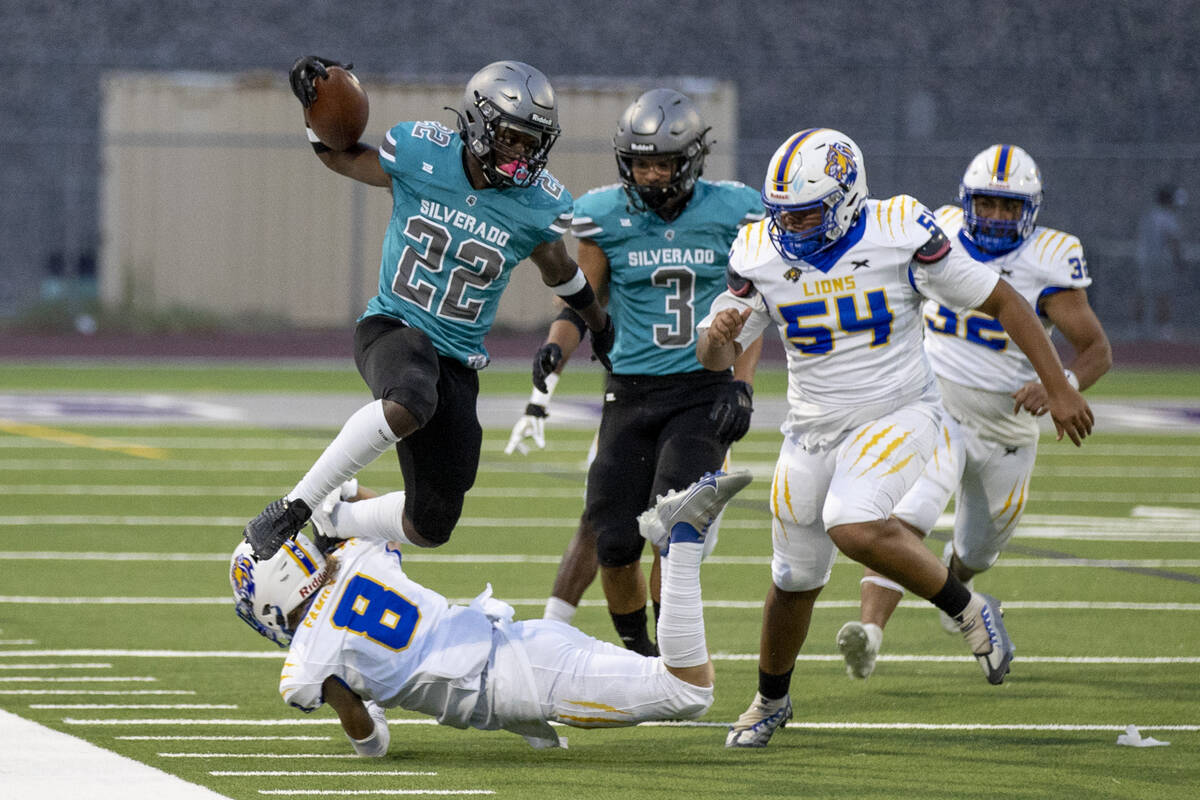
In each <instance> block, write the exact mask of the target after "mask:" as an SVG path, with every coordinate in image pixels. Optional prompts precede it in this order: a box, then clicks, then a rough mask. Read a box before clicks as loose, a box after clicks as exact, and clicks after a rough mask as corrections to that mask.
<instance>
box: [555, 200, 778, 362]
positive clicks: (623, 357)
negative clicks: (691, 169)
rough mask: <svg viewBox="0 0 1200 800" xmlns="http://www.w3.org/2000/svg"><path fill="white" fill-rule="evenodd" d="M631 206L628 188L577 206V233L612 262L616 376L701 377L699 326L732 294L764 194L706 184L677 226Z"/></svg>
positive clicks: (613, 351)
mask: <svg viewBox="0 0 1200 800" xmlns="http://www.w3.org/2000/svg"><path fill="white" fill-rule="evenodd" d="M627 201H628V198H627V196H626V193H625V191H624V190H623V189H622V187H621V186H620V185H613V186H605V187H601V188H598V189H593V190H591V191H590V192H588V193H587V194H585V195H584V196H583V197H581V198H579V200H578V201H577V202H576V204H575V218H574V222H573V224H572V228H571V230H572V233H573V234H574V235H575V236H576V238H579V239H590V240H592V241H593V242H595V244H596V245H597V246H598V247H599V248H600V249H601V250H603V251H604V255H605V257H606V258H607V259H608V264H609V295H610V296H609V304H608V311H609V313H610V314H611V315H612V318H613V322H614V324H615V326H616V329H617V340H616V344H615V345H614V346H613V349H612V352H611V353H610V354H609V357H610V358H611V359H612V365H613V373H614V374H618V375H675V374H679V373H684V372H696V371H699V370H701V369H703V367H701V366H700V362H698V361H697V360H696V347H695V345H696V330H695V328H696V320H697V318H698V317H702V316H704V314H706V313H707V312H708V307H709V305H711V303H712V301H713V298H715V297H716V296H717V295H718V294H720V293H721V291H722V290H723V289H724V288H725V267H726V264H727V263H728V258H729V256H728V252H729V243H730V242H731V241H733V238H734V236H735V235H736V233H737V229H738V227H739V226H741V225H744V224H746V223H748V222H753V221H755V220H758V219H761V218H762V215H763V210H762V202H761V200H760V198H759V194H758V192H756V191H754V190H753V189H751V188H749V187H747V186H745V185H744V184H741V183H737V182H735V181H719V182H711V181H706V180H699V181H697V182H696V186H695V189H694V191H693V194H692V197H691V199H690V200H689V201H688V204H687V207H686V208H685V209H684V211H683V213H681V214H680V215H679V216H678V217H677V218H675V219H674V220H672V221H671V222H664V221H663V219H662V218H661V217H659V216H658V215H657V214H655V213H653V212H645V213H638V214H631V213H630V212H629V211H628V209H627V208H626V205H627Z"/></svg>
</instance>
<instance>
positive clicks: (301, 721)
mask: <svg viewBox="0 0 1200 800" xmlns="http://www.w3.org/2000/svg"><path fill="white" fill-rule="evenodd" d="M757 657H758V656H757V655H755V658H757ZM881 658H882V656H881ZM829 660H831V661H832V660H837V661H841V660H842V657H841V656H840V655H838V656H830V659H829ZM964 660H971V657H969V656H967V657H964ZM63 722H64V723H66V724H67V725H240V724H244V725H340V723H339V722H338V721H337V719H336V718H334V719H310V718H307V717H297V718H296V719H286V720H285V719H280V720H236V719H230V720H175V719H143V720H124V719H122V720H79V719H71V718H67V719H64V720H63ZM388 724H389V725H437V724H438V722H437V720H435V719H433V718H432V717H429V718H425V719H394V720H393V719H389V720H388ZM551 724H553V725H555V726H556V727H564V726H562V725H560V724H559V723H551ZM640 724H641V725H649V726H653V727H683V728H691V727H696V728H728V727H729V726H730V725H732V724H733V721H732V720H730V721H729V722H697V721H694V720H674V721H662V722H643V723H640ZM796 725H801V726H805V727H828V728H839V727H841V728H863V729H888V728H895V729H896V730H904V729H907V728H915V729H928V730H1017V731H1039V730H1045V731H1108V730H1113V731H1122V732H1124V730H1125V727H1126V725H1128V723H1123V724H1120V725H1113V724H1107V723H1082V724H1056V723H1014V724H1006V723H996V724H989V723H982V722H981V723H972V722H951V723H923V722H799V723H797V722H794V721H793V722H789V723H788V725H787V726H788V727H789V728H791V727H794V726H796ZM1138 729H1139V730H1143V731H1145V730H1152V731H1183V732H1197V731H1200V724H1197V725H1192V724H1175V725H1173V724H1142V723H1139V724H1138ZM159 755H160V756H162V757H164V758H254V757H259V758H360V756H358V755H357V754H355V753H346V754H341V753H332V754H331V753H300V754H296V753H272V754H261V753H195V754H186V753H174V754H173V753H159ZM356 774H361V773H356Z"/></svg>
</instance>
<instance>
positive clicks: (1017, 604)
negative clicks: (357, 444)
mask: <svg viewBox="0 0 1200 800" xmlns="http://www.w3.org/2000/svg"><path fill="white" fill-rule="evenodd" d="M448 600H449V601H450V603H451V604H457V606H468V604H470V601H472V599H470V597H449V599H448ZM229 602H230V601H229V599H228V597H44V596H43V597H38V596H32V595H30V596H4V595H0V604H6V603H7V604H18V606H22V604H26V606H31V604H40V606H88V604H100V606H224V604H227V603H229ZM505 602H506V603H509V604H510V606H535V607H539V608H540V607H542V606H545V604H546V599H545V597H516V599H505ZM1001 604H1002V606H1003V607H1004V608H1006V609H1008V608H1012V609H1018V608H1021V609H1027V610H1138V612H1195V610H1200V603H1164V602H1157V603H1153V602H1123V601H1091V600H1048V601H1028V600H1026V601H1022V600H1013V601H1004V602H1003V603H1001ZM580 606H581V607H590V608H599V607H601V606H606V602H605V601H604V600H584V601H582V602H581V603H580ZM816 607H817V608H858V601H857V600H818V601H817V603H816ZM900 607H901V608H929V603H928V602H926V601H924V600H904V601H901V602H900ZM704 608H750V609H754V608H762V600H706V601H704ZM16 642H18V643H24V644H36V642H35V640H34V639H29V640H23V639H17V640H16ZM13 652H18V651H2V650H0V656H5V655H12V654H13ZM20 652H30V651H28V650H26V651H20ZM44 652H59V654H79V655H84V654H92V655H106V654H113V655H131V654H139V652H143V651H139V650H122V651H116V650H56V651H44ZM149 652H163V654H170V652H187V651H182V650H155V651H149Z"/></svg>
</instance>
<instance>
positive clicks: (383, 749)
mask: <svg viewBox="0 0 1200 800" xmlns="http://www.w3.org/2000/svg"><path fill="white" fill-rule="evenodd" d="M371 719H372V720H373V721H374V722H375V729H374V730H372V731H371V734H370V736H367V737H366V738H365V739H355V738H354V737H353V736H347V737H346V738H348V739H349V740H350V744H351V745H353V746H354V752H356V753H358V754H359V755H360V756H366V757H368V758H379V757H380V756H384V755H387V751H388V745H390V744H391V742H392V735H391V731H389V730H388V726H387V722H384V721H381V720H377V719H375V718H374V717H372V718H371Z"/></svg>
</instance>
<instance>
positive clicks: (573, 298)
mask: <svg viewBox="0 0 1200 800" xmlns="http://www.w3.org/2000/svg"><path fill="white" fill-rule="evenodd" d="M551 288H553V289H554V293H555V294H557V295H558V296H559V297H561V298H562V299H563V300H564V301H565V302H566V304H567V305H569V306H570V307H571V308H573V309H575V310H576V311H578V310H580V309H584V308H587V307H588V306H590V305H591V304H592V303H594V302H596V293H595V292H594V291H592V285H591V284H590V283H588V280H587V276H585V275H584V274H583V270H581V269H580V268H579V267H576V268H575V276H574V277H573V278H571V280H569V281H567V282H566V283H560V284H558V285H557V286H553V287H551Z"/></svg>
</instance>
